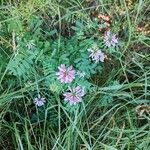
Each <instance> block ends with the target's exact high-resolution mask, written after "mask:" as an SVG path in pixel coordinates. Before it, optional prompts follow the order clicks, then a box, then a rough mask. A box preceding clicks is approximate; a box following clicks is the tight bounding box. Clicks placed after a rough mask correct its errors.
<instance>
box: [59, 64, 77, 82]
mask: <svg viewBox="0 0 150 150" xmlns="http://www.w3.org/2000/svg"><path fill="white" fill-rule="evenodd" d="M58 69H59V72H57V73H56V75H57V76H58V80H60V81H61V82H62V83H70V82H72V81H73V79H74V78H75V70H73V67H72V66H70V67H68V68H66V66H65V65H64V64H61V65H60V66H59V67H58Z"/></svg>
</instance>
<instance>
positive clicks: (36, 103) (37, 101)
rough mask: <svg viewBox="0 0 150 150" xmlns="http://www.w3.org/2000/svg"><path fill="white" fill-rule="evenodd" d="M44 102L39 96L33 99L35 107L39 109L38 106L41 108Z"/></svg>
mask: <svg viewBox="0 0 150 150" xmlns="http://www.w3.org/2000/svg"><path fill="white" fill-rule="evenodd" d="M45 102H46V101H45V98H43V97H41V96H40V95H38V97H36V98H35V99H34V103H35V105H36V106H39V107H40V106H43V105H44V103H45Z"/></svg>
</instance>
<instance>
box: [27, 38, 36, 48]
mask: <svg viewBox="0 0 150 150" xmlns="http://www.w3.org/2000/svg"><path fill="white" fill-rule="evenodd" d="M26 47H27V48H28V50H31V49H32V48H33V47H35V44H34V40H30V41H29V42H28V43H27V45H26Z"/></svg>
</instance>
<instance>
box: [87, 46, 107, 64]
mask: <svg viewBox="0 0 150 150" xmlns="http://www.w3.org/2000/svg"><path fill="white" fill-rule="evenodd" d="M88 51H89V52H90V55H89V57H91V58H92V60H93V61H95V62H96V63H98V62H104V59H105V57H106V56H105V54H104V53H103V52H102V51H101V50H100V49H92V48H90V49H88Z"/></svg>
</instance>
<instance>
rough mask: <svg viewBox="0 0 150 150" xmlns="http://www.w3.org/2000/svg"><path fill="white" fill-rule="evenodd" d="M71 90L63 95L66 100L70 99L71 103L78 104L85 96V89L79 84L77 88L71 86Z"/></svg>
mask: <svg viewBox="0 0 150 150" xmlns="http://www.w3.org/2000/svg"><path fill="white" fill-rule="evenodd" d="M69 91H70V92H65V93H64V94H63V96H64V97H65V99H64V100H65V101H69V103H70V105H76V104H77V103H79V102H81V101H82V97H83V96H84V90H83V89H82V88H81V87H79V86H77V87H75V88H70V87H69Z"/></svg>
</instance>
